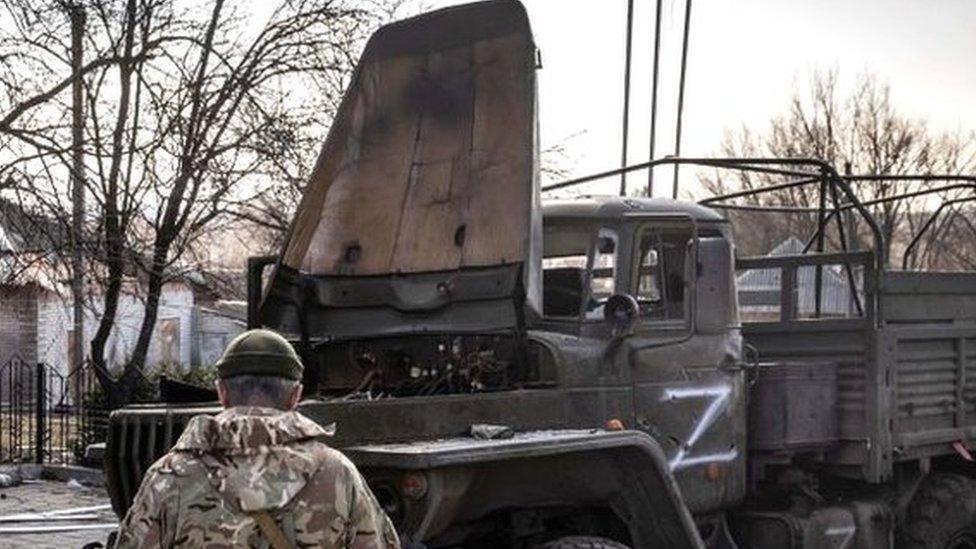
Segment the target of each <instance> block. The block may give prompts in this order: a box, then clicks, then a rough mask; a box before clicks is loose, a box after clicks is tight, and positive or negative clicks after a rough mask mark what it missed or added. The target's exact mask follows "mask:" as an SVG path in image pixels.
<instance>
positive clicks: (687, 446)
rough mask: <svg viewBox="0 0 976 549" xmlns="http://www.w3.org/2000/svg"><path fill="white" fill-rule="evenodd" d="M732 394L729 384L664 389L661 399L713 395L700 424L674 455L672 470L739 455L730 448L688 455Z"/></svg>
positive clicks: (733, 457) (726, 404)
mask: <svg viewBox="0 0 976 549" xmlns="http://www.w3.org/2000/svg"><path fill="white" fill-rule="evenodd" d="M731 394H732V388H731V387H730V386H728V385H725V386H720V387H690V388H686V389H666V390H665V391H664V396H663V397H662V398H661V400H683V399H686V398H706V397H711V398H712V401H711V402H710V403H709V404H708V408H706V409H705V413H704V414H702V417H701V419H699V420H698V424H697V425H695V429H694V430H693V431H692V432H691V434H690V435H689V436H688V439H687V440H685V442H684V444H682V445H681V446H680V447H679V448H678V451H677V453H675V455H674V457H673V458H671V463H670V466H671V470H672V471H678V470H681V469H684V468H686V467H692V466H694V465H701V464H703V463H712V462H716V461H732V460H734V459H735V458H736V457H738V455H739V452H738V450H736V449H734V448H733V449H732V450H729V451H728V452H723V453H720V454H708V455H704V456H695V457H688V452H690V451H691V449H692V447H694V445H695V443H697V442H698V440H699V439H700V438H701V437H702V435H704V434H705V431H707V430H708V429H709V428H710V427H711V426H712V424H714V423H715V420H717V419H718V417H719V415H720V414H721V413H722V412H724V411H725V409H726V408H727V407H728V403H729V395H731Z"/></svg>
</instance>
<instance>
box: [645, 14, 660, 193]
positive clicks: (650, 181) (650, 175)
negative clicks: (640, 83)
mask: <svg viewBox="0 0 976 549" xmlns="http://www.w3.org/2000/svg"><path fill="white" fill-rule="evenodd" d="M662 3H663V0H657V7H656V8H655V10H656V11H655V14H654V70H653V76H652V84H651V144H650V147H649V151H648V156H647V159H648V160H654V135H655V133H656V130H657V82H658V68H659V67H660V65H661V4H662ZM647 196H649V197H650V196H654V169H653V168H651V169H649V170H647Z"/></svg>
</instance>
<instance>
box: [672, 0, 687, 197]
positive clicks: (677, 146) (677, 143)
mask: <svg viewBox="0 0 976 549" xmlns="http://www.w3.org/2000/svg"><path fill="white" fill-rule="evenodd" d="M690 30H691V0H687V2H686V3H685V35H684V38H683V43H682V45H681V79H680V80H679V82H678V121H677V124H676V127H675V136H674V155H675V156H681V115H682V114H683V112H684V107H685V75H686V74H687V72H688V34H689V31H690ZM671 198H678V164H675V165H674V182H673V183H672V189H671Z"/></svg>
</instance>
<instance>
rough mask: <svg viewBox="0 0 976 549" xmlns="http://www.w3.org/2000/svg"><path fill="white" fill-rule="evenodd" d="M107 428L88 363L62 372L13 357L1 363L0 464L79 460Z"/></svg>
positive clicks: (102, 407)
mask: <svg viewBox="0 0 976 549" xmlns="http://www.w3.org/2000/svg"><path fill="white" fill-rule="evenodd" d="M107 429H108V413H107V411H105V409H104V406H103V405H102V398H101V392H100V391H99V390H98V382H97V380H96V379H95V375H94V373H93V372H92V371H91V369H90V367H89V366H88V365H82V366H80V367H76V368H74V369H72V370H70V371H67V372H65V371H63V370H61V369H59V368H57V367H53V366H51V365H48V364H43V363H41V364H38V363H31V362H27V361H24V360H21V359H20V358H17V357H14V358H11V359H9V360H7V361H6V362H4V363H0V463H62V464H64V463H83V462H84V461H85V449H86V448H87V447H88V445H90V444H92V443H95V442H103V441H104V440H105V434H106V433H107Z"/></svg>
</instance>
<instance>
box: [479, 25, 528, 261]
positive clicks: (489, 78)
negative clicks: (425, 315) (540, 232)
mask: <svg viewBox="0 0 976 549" xmlns="http://www.w3.org/2000/svg"><path fill="white" fill-rule="evenodd" d="M513 52H518V54H515V55H513ZM532 52H533V49H532V47H531V44H529V43H527V37H526V36H522V35H510V36H506V37H502V38H496V39H492V40H486V41H484V42H480V43H478V44H476V45H475V47H474V63H475V66H476V70H475V75H476V76H475V109H474V127H473V130H472V132H473V135H472V147H473V152H472V172H471V181H470V183H469V186H468V196H467V197H466V198H465V200H464V201H463V205H464V215H463V217H464V220H465V224H466V228H465V233H466V238H465V244H464V250H463V256H462V259H461V264H462V265H463V266H476V265H492V264H499V263H509V262H513V261H520V260H521V259H522V258H523V257H524V256H525V254H526V249H527V246H528V239H529V236H530V233H529V223H530V215H531V213H530V211H529V210H530V208H531V205H532V196H533V193H534V189H533V181H532V170H533V139H534V131H535V117H534V115H533V109H534V89H535V83H534V71H533V70H532Z"/></svg>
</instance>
